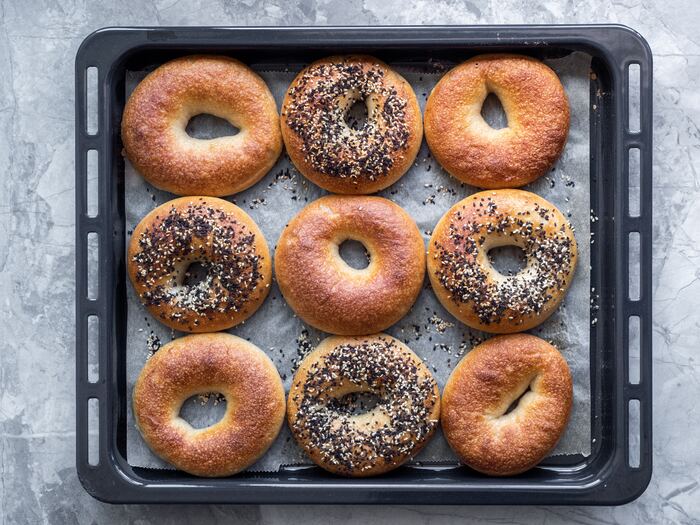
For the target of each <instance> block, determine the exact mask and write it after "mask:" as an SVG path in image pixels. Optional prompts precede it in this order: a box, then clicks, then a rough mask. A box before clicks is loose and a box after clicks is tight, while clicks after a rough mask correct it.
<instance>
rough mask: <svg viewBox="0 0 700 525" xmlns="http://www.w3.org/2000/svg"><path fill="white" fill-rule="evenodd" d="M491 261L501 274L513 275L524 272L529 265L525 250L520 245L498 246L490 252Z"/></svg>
mask: <svg viewBox="0 0 700 525" xmlns="http://www.w3.org/2000/svg"><path fill="white" fill-rule="evenodd" d="M488 258H489V262H490V263H491V266H493V268H494V270H496V271H497V272H498V273H500V274H501V275H506V276H511V275H515V274H518V273H520V272H522V271H523V270H524V269H525V266H527V257H526V256H525V252H524V251H523V249H522V248H520V247H519V246H498V247H496V248H491V249H490V250H489V253H488Z"/></svg>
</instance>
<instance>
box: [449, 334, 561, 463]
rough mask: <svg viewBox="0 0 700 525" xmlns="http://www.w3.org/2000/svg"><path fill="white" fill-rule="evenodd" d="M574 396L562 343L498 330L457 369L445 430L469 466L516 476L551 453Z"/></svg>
mask: <svg viewBox="0 0 700 525" xmlns="http://www.w3.org/2000/svg"><path fill="white" fill-rule="evenodd" d="M572 397H573V387H572V383H571V373H570V372H569V367H568V365H567V364H566V360H565V359H564V358H563V357H562V355H561V354H560V353H559V352H558V351H557V349H556V348H554V347H553V346H552V345H550V344H549V343H547V342H546V341H544V340H543V339H540V338H539V337H535V336H533V335H529V334H513V335H504V336H497V337H493V338H491V339H488V340H487V341H485V342H483V343H481V344H480V345H478V346H477V347H476V348H474V349H473V350H472V351H471V352H469V353H468V354H467V355H466V356H465V357H464V358H463V359H462V360H461V361H460V362H459V363H458V364H457V367H456V368H455V369H454V370H453V371H452V374H451V375H450V377H449V379H448V380H447V383H446V384H445V389H444V392H443V395H442V429H443V432H444V434H445V438H446V439H447V442H448V443H449V444H450V447H452V449H453V450H454V452H455V453H456V454H457V456H459V458H460V460H461V461H462V462H463V463H465V464H466V465H467V466H469V467H471V468H473V469H474V470H478V471H479V472H482V473H484V474H489V475H491V476H512V475H515V474H519V473H521V472H525V471H526V470H529V469H530V468H532V467H534V466H535V465H536V464H537V463H539V462H540V461H542V459H544V457H545V456H547V455H548V454H549V453H550V452H551V451H552V449H553V448H554V446H555V445H556V443H557V441H558V440H559V438H560V437H561V435H562V433H563V432H564V429H565V428H566V424H567V422H568V420H569V413H570V411H571V403H572ZM516 401H517V406H516V407H515V408H513V409H512V410H510V408H511V407H512V405H513V404H514V403H515V402H516Z"/></svg>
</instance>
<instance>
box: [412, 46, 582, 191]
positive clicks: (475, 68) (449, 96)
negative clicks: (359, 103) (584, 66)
mask: <svg viewBox="0 0 700 525" xmlns="http://www.w3.org/2000/svg"><path fill="white" fill-rule="evenodd" d="M489 92H493V93H495V94H496V95H497V96H498V98H499V99H500V101H501V104H502V105H503V109H504V110H505V112H506V114H507V116H508V125H509V127H508V128H504V129H503V130H499V131H498V132H495V131H493V130H491V132H489V130H484V129H483V128H482V124H483V119H482V118H481V116H480V112H481V105H482V103H483V100H484V99H485V98H486V95H487V94H488V93H489ZM424 125H425V138H426V140H427V142H428V146H429V147H430V151H431V152H432V153H433V155H434V156H435V158H436V159H437V160H438V162H439V163H440V164H441V165H442V167H443V168H445V170H447V171H448V172H449V173H450V174H451V175H452V176H454V177H456V178H457V179H459V180H460V181H462V182H466V183H467V184H472V185H474V186H477V187H480V188H508V187H517V186H523V185H525V184H528V183H530V182H532V181H534V180H536V179H537V178H539V177H541V176H542V175H544V174H545V173H546V172H547V170H549V168H551V167H552V165H553V164H554V162H556V160H557V158H559V155H560V154H561V152H562V150H563V149H564V144H565V143H566V138H567V135H568V132H569V102H568V99H567V97H566V93H565V91H564V87H563V86H562V84H561V82H560V80H559V78H558V77H557V75H556V73H554V71H552V70H551V69H550V68H549V67H547V66H546V65H545V64H543V63H542V62H540V61H538V60H535V59H534V58H530V57H526V56H521V55H480V56H477V57H474V58H472V59H470V60H467V61H466V62H463V63H462V64H460V65H458V66H457V67H455V68H454V69H452V70H451V71H449V72H448V73H447V74H446V75H445V76H444V77H442V79H441V80H440V81H439V82H438V84H437V85H436V86H435V88H434V89H433V91H432V92H431V94H430V97H429V98H428V102H427V104H426V107H425V122H424ZM486 126H488V125H486Z"/></svg>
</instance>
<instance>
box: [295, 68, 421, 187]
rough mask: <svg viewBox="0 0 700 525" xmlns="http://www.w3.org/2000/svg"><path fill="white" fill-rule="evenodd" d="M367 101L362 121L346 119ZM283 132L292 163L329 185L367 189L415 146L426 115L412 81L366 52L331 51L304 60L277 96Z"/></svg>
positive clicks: (401, 166)
mask: <svg viewBox="0 0 700 525" xmlns="http://www.w3.org/2000/svg"><path fill="white" fill-rule="evenodd" d="M361 101H364V103H365V104H366V105H367V121H366V123H365V125H364V126H363V127H361V128H360V129H352V128H351V127H350V126H349V125H348V124H347V122H346V118H347V114H348V111H349V110H350V108H351V107H352V105H353V104H354V103H356V102H361ZM282 137H283V138H284V143H285V146H286V149H287V153H288V154H289V157H290V158H291V160H292V162H293V163H294V165H295V166H296V167H297V169H298V170H299V171H300V172H301V173H302V175H304V176H305V177H307V178H308V179H310V180H311V181H312V182H314V183H315V184H317V185H319V186H320V187H321V188H323V189H326V190H328V191H330V192H333V193H346V194H367V193H374V192H376V191H379V190H382V189H384V188H386V187H388V186H390V185H391V184H393V183H394V182H396V181H397V180H398V179H399V178H400V177H401V176H402V175H403V174H404V173H406V171H407V170H408V168H409V167H410V166H411V164H412V163H413V161H414V160H415V158H416V155H417V154H418V150H419V149H420V144H421V140H422V137H423V122H422V119H421V112H420V107H419V105H418V100H417V99H416V95H415V93H414V92H413V89H412V88H411V86H410V84H409V83H408V82H406V80H404V78H403V77H401V76H400V75H399V74H398V73H396V72H395V71H393V70H392V69H391V68H390V67H389V66H387V65H386V64H385V63H384V62H382V61H380V60H377V59H376V58H373V57H370V56H362V55H360V56H352V55H350V56H333V57H329V58H324V59H322V60H318V61H316V62H314V63H313V64H311V65H310V66H308V67H306V68H305V69H304V70H303V71H301V72H300V73H299V75H297V77H296V78H295V79H294V81H293V82H292V84H291V86H290V87H289V90H288V91H287V95H286V96H285V98H284V103H283V104H282Z"/></svg>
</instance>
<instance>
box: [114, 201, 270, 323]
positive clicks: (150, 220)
mask: <svg viewBox="0 0 700 525" xmlns="http://www.w3.org/2000/svg"><path fill="white" fill-rule="evenodd" d="M194 262H199V263H201V264H202V265H204V266H205V267H206V270H207V276H208V278H211V281H209V282H207V283H206V284H205V285H202V284H200V285H199V286H183V280H184V279H185V278H186V271H187V269H188V267H189V265H190V264H191V263H194ZM127 270H128V272H129V277H130V278H131V282H132V283H133V285H134V289H135V290H136V294H137V295H138V297H139V299H141V301H142V302H143V303H144V305H146V307H147V308H148V310H149V311H150V312H151V315H153V316H154V317H155V318H157V319H158V320H159V321H161V322H162V323H164V324H165V325H167V326H169V327H171V328H174V329H175V330H180V331H183V332H214V331H218V330H225V329H227V328H231V327H232V326H235V325H237V324H239V323H241V322H243V321H245V320H246V319H247V318H248V317H250V316H251V315H253V313H254V312H255V311H256V310H257V309H258V308H259V307H260V305H262V303H263V301H264V300H265V298H266V297H267V294H268V293H269V291H270V283H271V280H272V258H271V257H270V252H269V250H268V248H267V243H266V242H265V237H264V236H263V234H262V232H261V231H260V228H258V226H257V224H255V222H254V221H253V219H251V218H250V216H248V214H247V213H246V212H244V211H243V210H242V209H240V208H239V207H238V206H236V205H235V204H232V203H230V202H228V201H225V200H223V199H217V198H216V197H180V198H178V199H173V200H171V201H168V202H166V203H165V204H162V205H161V206H158V207H157V208H156V209H155V210H153V211H151V212H150V213H149V214H148V215H146V216H145V217H144V218H143V219H142V220H141V222H139V224H138V225H137V226H136V228H134V232H133V233H132V235H131V241H130V242H129V250H128V253H127ZM203 282H204V281H203Z"/></svg>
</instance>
